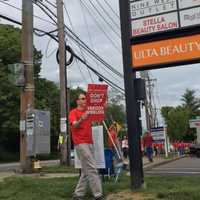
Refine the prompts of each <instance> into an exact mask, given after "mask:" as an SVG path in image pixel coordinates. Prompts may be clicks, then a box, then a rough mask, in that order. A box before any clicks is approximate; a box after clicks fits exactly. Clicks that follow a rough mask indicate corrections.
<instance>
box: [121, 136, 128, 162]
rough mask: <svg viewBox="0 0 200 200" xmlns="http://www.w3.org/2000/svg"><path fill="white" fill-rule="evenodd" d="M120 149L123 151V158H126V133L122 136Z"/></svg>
mask: <svg viewBox="0 0 200 200" xmlns="http://www.w3.org/2000/svg"><path fill="white" fill-rule="evenodd" d="M122 151H123V156H124V158H127V157H128V139H127V136H126V135H125V136H124V137H123V140H122Z"/></svg>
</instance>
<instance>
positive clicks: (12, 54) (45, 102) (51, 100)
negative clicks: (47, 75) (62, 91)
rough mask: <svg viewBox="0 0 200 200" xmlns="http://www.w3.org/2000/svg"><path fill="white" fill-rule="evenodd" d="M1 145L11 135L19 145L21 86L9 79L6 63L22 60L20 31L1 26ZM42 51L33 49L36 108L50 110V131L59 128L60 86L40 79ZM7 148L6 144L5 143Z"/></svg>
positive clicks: (56, 132)
mask: <svg viewBox="0 0 200 200" xmlns="http://www.w3.org/2000/svg"><path fill="white" fill-rule="evenodd" d="M0 41H1V42H0V105H1V107H0V146H1V147H2V146H3V145H4V146H6V145H5V144H7V143H6V141H8V144H9V140H10V138H11V137H15V144H17V145H16V146H19V140H18V139H19V138H17V137H16V136H17V135H19V118H20V112H19V110H20V88H18V87H16V86H15V85H14V84H13V83H12V82H10V81H9V79H8V76H9V73H10V72H9V70H8V65H9V64H13V63H19V62H20V60H21V30H20V29H19V28H15V27H13V26H11V25H0ZM41 59H42V54H41V52H40V51H38V50H36V49H35V48H34V80H35V108H37V109H43V110H50V112H51V133H52V135H55V134H58V130H59V116H58V113H59V89H58V87H57V86H56V84H55V83H53V82H52V81H48V80H46V79H43V78H40V76H39V73H40V69H41ZM12 135H13V136H12ZM6 148H7V146H6Z"/></svg>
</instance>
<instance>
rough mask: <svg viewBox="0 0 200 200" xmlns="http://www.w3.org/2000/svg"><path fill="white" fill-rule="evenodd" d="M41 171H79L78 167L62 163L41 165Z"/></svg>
mask: <svg viewBox="0 0 200 200" xmlns="http://www.w3.org/2000/svg"><path fill="white" fill-rule="evenodd" d="M41 172H45V173H79V170H78V169H75V168H74V167H73V166H70V167H67V166H62V165H55V166H46V167H42V169H41Z"/></svg>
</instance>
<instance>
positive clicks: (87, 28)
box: [78, 1, 101, 71]
mask: <svg viewBox="0 0 200 200" xmlns="http://www.w3.org/2000/svg"><path fill="white" fill-rule="evenodd" d="M78 2H79V4H80V8H81V11H82V15H83V20H84V23H85V25H86V30H87V34H88V38H89V42H90V44H91V47H92V48H93V49H94V50H95V47H94V44H93V42H92V37H91V34H90V31H89V25H88V23H87V17H86V15H85V12H84V8H83V5H82V4H81V2H80V1H78ZM95 63H96V65H97V68H98V70H99V71H101V69H100V67H99V63H98V62H97V61H96V60H95Z"/></svg>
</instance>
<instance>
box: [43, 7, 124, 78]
mask: <svg viewBox="0 0 200 200" xmlns="http://www.w3.org/2000/svg"><path fill="white" fill-rule="evenodd" d="M45 8H46V9H47V10H48V11H49V12H50V13H51V14H52V15H53V16H54V17H56V15H55V14H54V13H53V12H52V11H51V10H50V9H49V8H48V7H47V6H45ZM42 10H43V11H44V12H45V13H46V14H47V15H48V16H49V17H50V18H51V19H52V20H53V21H54V22H55V20H54V19H53V18H52V17H51V16H50V15H49V14H48V12H47V11H46V10H45V9H42ZM65 28H66V29H67V31H68V32H66V34H67V35H68V37H70V38H71V39H72V40H74V41H76V42H77V43H78V44H79V45H80V46H82V48H84V49H85V50H86V51H88V52H89V53H90V54H91V55H93V56H94V57H95V58H96V59H97V60H98V61H99V62H101V63H102V64H103V65H105V66H106V67H107V68H109V69H110V70H111V71H112V72H113V73H115V74H116V75H118V76H120V77H121V78H123V75H122V74H121V73H119V72H118V71H117V70H115V69H114V68H113V67H112V66H111V65H109V64H108V63H106V62H105V61H104V60H103V59H102V58H101V57H100V56H98V55H97V54H96V53H95V52H94V51H93V50H91V49H90V48H89V47H88V46H87V45H86V44H85V43H84V42H83V41H82V40H81V39H80V38H79V37H78V36H77V35H76V34H75V33H74V32H73V31H72V30H71V29H70V28H68V27H67V26H66V25H65ZM69 33H71V34H72V35H70V34H69ZM74 37H75V38H74Z"/></svg>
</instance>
